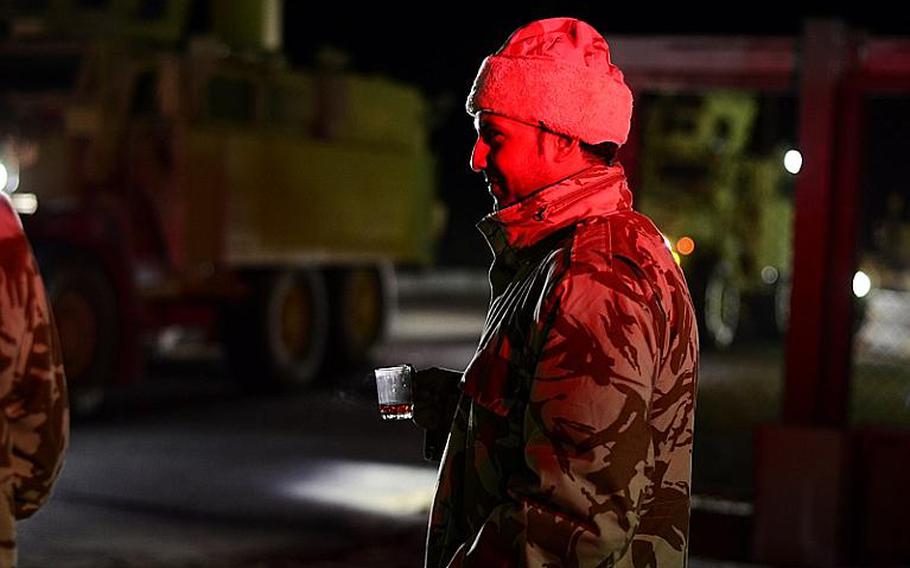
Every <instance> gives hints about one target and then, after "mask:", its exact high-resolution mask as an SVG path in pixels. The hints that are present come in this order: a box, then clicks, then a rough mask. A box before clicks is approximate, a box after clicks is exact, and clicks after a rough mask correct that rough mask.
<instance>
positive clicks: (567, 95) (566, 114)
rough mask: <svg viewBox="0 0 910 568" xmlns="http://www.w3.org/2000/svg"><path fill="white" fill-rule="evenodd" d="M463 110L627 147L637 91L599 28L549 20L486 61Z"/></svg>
mask: <svg viewBox="0 0 910 568" xmlns="http://www.w3.org/2000/svg"><path fill="white" fill-rule="evenodd" d="M465 106H466V108H467V111H468V114H470V115H472V116H474V115H476V114H477V113H478V112H480V111H489V112H492V113H495V114H500V115H503V116H506V117H508V118H512V119H515V120H519V121H521V122H526V123H529V124H533V125H535V126H539V125H543V126H544V127H545V128H547V129H548V130H552V131H553V132H558V133H559V134H565V135H567V136H571V137H573V138H578V139H580V140H581V141H582V142H586V143H588V144H599V143H601V142H615V143H616V144H619V145H622V144H624V143H625V141H626V138H628V136H629V125H630V121H631V120H632V91H630V90H629V87H628V86H626V83H625V81H624V80H623V76H622V71H620V70H619V68H618V67H616V66H615V65H613V64H612V63H611V62H610V47H609V46H608V45H607V42H606V40H605V39H604V38H603V36H601V35H600V34H599V33H597V30H595V29H594V28H593V27H591V26H590V25H589V24H587V23H585V22H583V21H581V20H576V19H574V18H549V19H546V20H538V21H536V22H531V23H530V24H528V25H526V26H524V27H521V28H519V29H517V30H516V31H515V32H513V33H512V35H511V36H509V39H508V40H507V41H506V43H505V44H504V45H503V46H502V47H501V48H500V49H499V51H497V52H496V53H494V54H493V55H491V56H489V57H487V58H486V59H484V60H483V63H482V64H481V66H480V71H478V73H477V78H475V79H474V85H473V87H472V88H471V93H470V94H469V95H468V100H467V104H466V105H465Z"/></svg>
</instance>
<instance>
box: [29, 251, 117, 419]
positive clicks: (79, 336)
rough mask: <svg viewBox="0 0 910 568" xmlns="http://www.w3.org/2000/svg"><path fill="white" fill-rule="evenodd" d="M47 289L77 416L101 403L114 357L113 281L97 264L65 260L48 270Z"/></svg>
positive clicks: (115, 311)
mask: <svg viewBox="0 0 910 568" xmlns="http://www.w3.org/2000/svg"><path fill="white" fill-rule="evenodd" d="M47 290H48V300H49V302H50V303H51V306H52V309H53V310H54V319H55V321H56V326H57V333H58V334H59V336H60V346H61V350H62V351H63V367H64V371H65V373H66V381H67V387H68V390H69V397H70V409H71V411H72V412H73V414H74V415H77V416H88V415H91V414H93V413H95V412H97V411H98V410H99V409H100V408H101V406H102V405H103V403H104V398H105V394H106V391H107V387H108V385H110V384H111V380H112V378H113V373H114V367H115V364H116V362H117V353H118V350H119V341H118V338H119V332H118V325H117V302H116V298H115V293H114V289H113V286H112V285H111V283H110V280H109V279H108V278H107V276H106V274H105V273H104V272H103V271H102V270H101V269H100V268H98V267H97V266H94V265H92V264H90V263H85V264H76V263H72V262H67V263H66V264H60V265H57V266H55V267H53V268H51V270H48V285H47Z"/></svg>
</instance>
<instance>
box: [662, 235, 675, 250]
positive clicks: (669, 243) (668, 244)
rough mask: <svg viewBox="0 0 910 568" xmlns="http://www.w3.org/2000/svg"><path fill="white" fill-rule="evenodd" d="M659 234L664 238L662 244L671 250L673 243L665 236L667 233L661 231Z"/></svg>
mask: <svg viewBox="0 0 910 568" xmlns="http://www.w3.org/2000/svg"><path fill="white" fill-rule="evenodd" d="M660 236H662V237H663V238H664V245H665V246H666V247H667V248H668V249H670V250H673V243H671V242H670V239H668V238H667V235H665V234H663V233H661V234H660Z"/></svg>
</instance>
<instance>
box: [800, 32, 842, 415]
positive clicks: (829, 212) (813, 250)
mask: <svg viewBox="0 0 910 568" xmlns="http://www.w3.org/2000/svg"><path fill="white" fill-rule="evenodd" d="M846 36H847V34H846V30H845V28H844V26H843V24H841V23H839V22H828V21H810V22H808V24H807V26H806V33H805V36H804V38H803V42H804V44H803V50H802V52H803V61H802V69H801V80H800V99H799V100H800V127H799V128H800V151H801V152H802V154H803V168H802V171H800V173H799V176H798V178H797V180H796V216H795V223H794V244H793V287H792V293H791V299H790V305H791V314H793V316H792V317H791V320H790V331H789V334H788V337H787V363H786V374H785V384H784V398H783V417H782V418H783V422H784V423H786V424H790V425H806V426H809V425H814V426H822V425H827V426H841V425H843V420H844V415H843V414H844V413H843V412H842V411H840V410H838V411H834V410H833V409H834V408H835V407H839V406H841V403H840V402H837V401H835V400H827V399H828V397H829V395H827V394H822V393H823V392H824V391H826V390H828V389H831V388H834V389H836V390H837V391H838V394H837V395H833V396H832V398H833V399H840V398H843V392H842V391H845V389H846V385H844V384H833V382H832V381H835V380H836V381H844V380H846V379H848V376H847V375H846V374H843V375H840V376H836V377H835V376H831V375H827V376H826V373H829V372H832V371H834V367H836V365H832V364H830V363H829V361H833V360H834V359H833V357H834V356H836V357H838V360H839V359H840V357H839V356H838V355H833V354H832V353H831V349H832V348H834V347H835V346H837V347H839V348H840V347H843V343H844V342H843V341H834V342H832V341H831V339H832V336H831V334H832V333H833V332H834V331H835V330H836V331H837V332H838V333H839V332H841V331H843V326H842V325H841V323H839V321H838V320H839V319H841V318H844V317H846V316H847V315H849V308H847V309H846V310H845V309H844V308H843V307H842V306H841V305H840V304H841V303H842V302H844V301H849V298H848V297H843V296H842V295H839V294H838V292H839V291H840V289H842V288H844V283H843V282H842V281H840V280H839V279H838V278H836V277H832V276H833V274H832V271H833V270H834V269H835V266H836V267H837V268H838V270H842V265H843V264H844V262H843V260H835V259H834V258H833V255H841V254H845V252H844V251H838V250H836V249H835V247H836V246H842V245H844V244H845V241H846V240H847V238H846V236H845V235H843V234H842V233H841V232H840V229H839V227H838V224H837V221H838V220H839V217H838V215H837V214H836V213H837V211H838V203H837V196H836V193H835V187H838V186H839V185H840V184H841V182H839V181H838V180H837V177H836V172H838V168H836V167H835V164H836V160H837V159H838V157H839V156H838V146H837V140H838V138H839V137H838V134H839V132H838V127H839V126H840V123H839V120H841V119H842V117H841V116H839V115H838V89H839V85H840V84H841V80H842V77H843V74H844V70H845V66H846V63H845V61H846V60H847V55H848V47H849V46H848V45H847V41H846ZM841 150H842V151H843V149H841ZM846 154H847V155H846V156H843V155H842V156H840V157H841V158H848V157H849V155H850V154H851V153H850V152H847V153H846ZM854 154H855V152H854ZM854 190H855V188H854ZM847 248H848V249H853V248H854V247H852V246H848V247H847ZM851 254H852V253H851ZM845 289H846V290H847V291H848V292H849V290H850V287H849V282H848V285H847V286H846V288H845ZM832 302H833V304H832ZM832 326H833V328H832ZM847 329H848V330H849V326H848V328H847ZM847 343H849V339H848V341H847ZM823 399H825V400H823ZM822 409H826V410H824V411H822Z"/></svg>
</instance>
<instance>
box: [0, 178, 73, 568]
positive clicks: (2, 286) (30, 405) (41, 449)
mask: <svg viewBox="0 0 910 568" xmlns="http://www.w3.org/2000/svg"><path fill="white" fill-rule="evenodd" d="M0 407H2V412H0V444H2V445H0V483H2V485H0V487H2V499H0V567H2V568H5V567H8V566H15V565H16V524H15V520H16V519H24V518H27V517H29V516H31V515H32V514H33V513H34V512H35V511H37V510H38V509H39V508H40V507H41V505H43V504H44V502H45V501H46V500H47V498H48V496H49V495H50V491H51V487H52V486H53V484H54V481H55V480H56V479H57V476H58V474H59V473H60V468H61V465H62V463H63V453H64V450H65V448H66V444H67V440H68V437H69V411H68V403H67V396H66V382H65V379H64V375H63V364H62V357H61V352H60V345H59V341H58V340H57V332H56V329H55V328H54V321H53V315H52V313H51V311H50V309H49V307H48V302H47V299H46V296H45V290H44V285H43V284H42V281H41V276H40V274H39V272H38V267H37V265H36V264H35V259H34V257H33V255H32V252H31V249H30V247H29V245H28V242H27V241H26V239H25V235H24V234H23V232H22V225H21V224H20V222H19V217H18V216H17V215H16V213H15V211H14V210H13V208H12V206H11V204H10V201H9V198H8V197H7V196H6V194H5V193H2V192H0Z"/></svg>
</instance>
